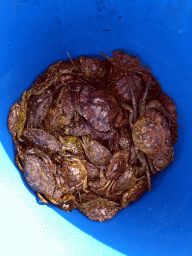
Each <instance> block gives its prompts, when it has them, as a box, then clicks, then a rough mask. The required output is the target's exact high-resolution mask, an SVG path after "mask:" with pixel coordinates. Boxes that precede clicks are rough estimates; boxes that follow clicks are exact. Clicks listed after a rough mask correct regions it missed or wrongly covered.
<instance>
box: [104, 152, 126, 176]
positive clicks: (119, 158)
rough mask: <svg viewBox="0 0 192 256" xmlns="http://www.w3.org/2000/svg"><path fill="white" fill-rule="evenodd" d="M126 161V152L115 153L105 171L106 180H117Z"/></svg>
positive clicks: (123, 169)
mask: <svg viewBox="0 0 192 256" xmlns="http://www.w3.org/2000/svg"><path fill="white" fill-rule="evenodd" d="M128 159H129V152H128V151H124V150H121V151H117V152H116V153H115V154H114V155H113V156H112V158H111V159H110V164H109V166H108V168H107V171H106V178H107V179H109V180H113V179H118V178H119V177H120V176H121V174H122V173H123V172H124V171H125V168H126V164H127V161H128Z"/></svg>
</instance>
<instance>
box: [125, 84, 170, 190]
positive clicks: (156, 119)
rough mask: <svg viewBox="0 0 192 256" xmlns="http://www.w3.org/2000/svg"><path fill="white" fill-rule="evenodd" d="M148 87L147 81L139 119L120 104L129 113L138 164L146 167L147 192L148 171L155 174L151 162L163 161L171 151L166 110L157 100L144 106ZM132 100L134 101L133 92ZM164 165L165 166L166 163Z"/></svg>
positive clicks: (132, 110) (128, 107)
mask: <svg viewBox="0 0 192 256" xmlns="http://www.w3.org/2000/svg"><path fill="white" fill-rule="evenodd" d="M150 85H151V83H150V81H149V83H148V84H147V87H146V90H145V92H144V94H143V97H142V99H141V101H140V106H139V110H140V117H139V118H138V119H137V115H136V111H134V109H132V108H131V107H130V106H128V105H127V104H125V103H123V104H122V107H125V108H126V109H127V110H129V112H130V118H129V122H130V127H131V129H132V138H133V143H134V145H135V150H136V153H137V156H138V158H139V160H140V162H141V163H142V165H143V166H145V167H146V174H147V179H148V190H150V189H151V182H150V176H151V175H150V171H149V170H150V169H151V172H152V174H154V173H156V170H155V167H154V164H153V161H154V160H156V161H157V160H158V161H159V160H163V159H165V157H166V155H167V154H168V153H169V151H170V150H172V140H171V133H170V130H169V123H170V122H171V120H170V118H169V115H168V113H167V111H166V109H165V108H164V106H163V105H162V104H161V103H160V102H159V101H157V100H152V101H150V102H148V103H147V104H145V103H146V99H147V94H148V90H149V87H150ZM132 98H133V101H134V93H133V90H132ZM133 107H136V106H133ZM166 162H167V159H166ZM170 162H172V159H170ZM161 165H162V163H161ZM165 165H166V166H167V163H166V164H165Z"/></svg>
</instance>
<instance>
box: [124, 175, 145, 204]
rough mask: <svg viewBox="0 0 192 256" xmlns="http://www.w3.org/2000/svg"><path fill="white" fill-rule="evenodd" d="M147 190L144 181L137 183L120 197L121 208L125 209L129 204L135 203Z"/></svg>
mask: <svg viewBox="0 0 192 256" xmlns="http://www.w3.org/2000/svg"><path fill="white" fill-rule="evenodd" d="M146 188H147V183H146V180H140V181H138V182H137V183H136V184H135V185H134V186H133V187H132V188H131V189H130V190H128V191H126V192H125V193H124V194H123V196H122V201H121V203H122V206H123V208H125V207H126V206H127V205H128V204H129V203H132V202H135V201H137V200H138V199H139V198H140V197H141V196H142V195H143V193H144V192H145V190H146Z"/></svg>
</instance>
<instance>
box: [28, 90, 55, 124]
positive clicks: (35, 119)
mask: <svg viewBox="0 0 192 256" xmlns="http://www.w3.org/2000/svg"><path fill="white" fill-rule="evenodd" d="M52 99H53V94H52V91H51V90H47V91H45V92H44V93H43V94H40V95H31V96H30V97H29V99H28V101H27V120H26V128H40V127H42V123H43V120H44V117H45V116H46V114H47V112H48V110H49V108H50V105H51V103H52Z"/></svg>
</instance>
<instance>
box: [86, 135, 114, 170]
mask: <svg viewBox="0 0 192 256" xmlns="http://www.w3.org/2000/svg"><path fill="white" fill-rule="evenodd" d="M82 146H83V148H84V150H85V154H86V156H87V157H88V159H89V161H90V162H91V163H93V164H94V165H96V166H103V165H104V166H107V165H108V164H109V161H110V159H111V153H110V151H109V150H108V149H107V148H106V147H104V146H103V145H101V144H100V143H99V142H97V141H95V140H91V141H90V140H89V138H88V137H86V136H83V137H82Z"/></svg>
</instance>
